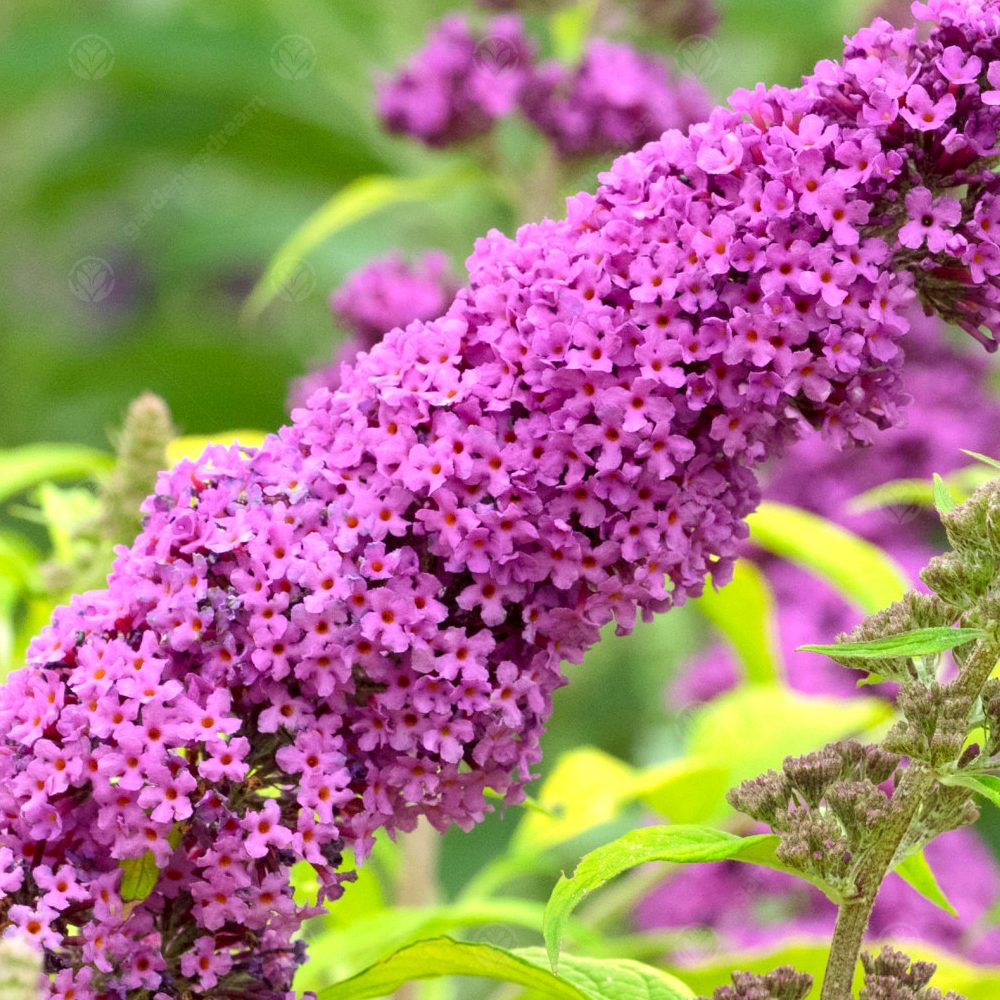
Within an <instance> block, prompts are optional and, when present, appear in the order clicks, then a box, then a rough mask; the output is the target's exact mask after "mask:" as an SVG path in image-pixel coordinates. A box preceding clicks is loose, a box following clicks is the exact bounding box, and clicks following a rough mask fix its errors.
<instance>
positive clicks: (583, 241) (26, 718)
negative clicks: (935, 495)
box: [0, 0, 1000, 1000]
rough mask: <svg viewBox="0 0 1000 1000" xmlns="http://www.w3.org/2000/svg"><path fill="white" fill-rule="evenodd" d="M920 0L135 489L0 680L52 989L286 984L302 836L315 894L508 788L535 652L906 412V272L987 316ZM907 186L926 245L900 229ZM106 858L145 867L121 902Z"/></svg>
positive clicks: (957, 158)
mask: <svg viewBox="0 0 1000 1000" xmlns="http://www.w3.org/2000/svg"><path fill="white" fill-rule="evenodd" d="M918 7H919V8H920V10H921V12H922V13H923V15H924V16H926V17H935V18H937V19H938V20H939V21H940V22H941V27H939V28H938V29H937V30H936V31H934V32H933V33H932V35H931V38H930V40H929V41H927V42H918V41H917V39H916V34H915V32H914V31H901V32H893V31H892V30H890V29H889V28H888V26H887V25H885V24H884V23H876V25H875V26H874V27H873V28H871V29H867V30H865V31H863V32H861V33H860V34H859V35H858V36H857V38H856V39H854V40H853V41H852V42H850V43H849V47H848V58H847V61H846V62H845V64H844V66H843V67H835V66H834V65H833V64H828V65H824V66H822V67H821V68H820V73H819V74H818V75H817V76H815V77H813V78H811V79H810V81H808V82H807V84H806V85H805V86H804V87H802V88H800V89H798V90H785V89H782V88H775V89H774V90H771V91H766V90H764V89H763V88H760V89H758V90H757V91H756V92H755V93H753V94H749V93H746V92H743V93H740V94H737V95H736V97H735V99H734V104H735V107H736V110H735V111H726V110H723V109H717V110H716V111H715V112H713V114H712V115H711V117H710V119H709V121H708V122H707V123H706V124H704V125H698V126H694V127H693V128H692V129H691V131H690V133H689V135H688V136H686V137H685V136H683V135H681V134H680V133H679V132H668V133H667V134H666V135H665V136H664V137H663V139H662V140H661V141H660V142H657V143H653V144H651V145H649V146H647V147H646V148H645V149H643V150H642V151H641V152H638V153H634V154H629V155H627V156H624V157H622V158H621V159H620V160H618V161H617V163H616V164H615V165H614V167H613V169H612V170H611V171H609V172H607V173H605V174H602V175H601V180H602V182H603V183H602V186H601V188H600V189H599V190H598V192H597V194H596V195H588V194H581V195H579V196H577V197H575V198H572V199H570V200H569V202H568V218H566V219H565V220H563V221H560V222H552V221H545V222H543V223H540V224H538V225H532V226H526V227H524V228H522V229H521V230H520V231H519V232H518V233H517V235H516V237H515V238H513V239H511V238H506V237H504V236H502V235H501V234H500V233H497V232H494V233H491V234H490V235H489V236H488V237H487V238H485V239H483V240H481V241H479V243H478V244H477V246H476V251H475V253H474V254H473V256H472V257H471V258H470V262H469V266H470V282H469V285H468V287H467V288H466V289H465V290H463V291H462V292H460V293H459V294H458V296H457V298H456V299H455V301H454V303H453V304H452V306H451V308H450V309H449V310H448V312H447V314H446V315H445V316H443V317H442V318H439V319H437V320H434V321H432V322H429V323H420V322H417V323H414V324H411V325H410V326H409V327H407V328H406V329H405V330H400V329H396V330H394V331H392V332H391V333H389V334H388V335H387V336H386V338H385V339H384V340H383V341H382V342H381V343H379V344H378V345H377V346H375V347H374V348H372V350H371V351H370V352H368V353H367V354H362V355H361V356H360V357H359V358H358V359H357V362H356V364H355V366H354V367H353V368H351V367H347V366H345V367H344V368H343V369H342V384H341V385H340V387H339V388H338V389H337V390H336V391H335V392H330V391H329V390H323V389H320V390H318V391H317V392H316V393H314V394H313V395H312V396H311V397H310V399H309V403H308V405H307V407H305V408H302V409H298V410H295V411H294V412H293V414H292V419H293V423H292V425H291V426H289V427H286V428H284V429H283V430H282V431H281V432H280V433H279V434H277V435H273V436H271V437H269V438H268V439H267V440H266V442H265V444H264V445H263V446H262V447H261V448H260V449H259V450H258V451H254V452H247V453H243V452H241V451H240V450H238V449H236V448H233V449H229V450H227V449H224V448H218V447H215V448H209V449H208V450H207V451H206V453H205V454H204V455H203V456H202V457H201V459H200V460H199V461H197V462H184V463H182V464H180V465H179V466H177V467H176V468H175V469H174V470H173V471H171V472H170V473H167V474H165V475H164V476H163V477H162V478H161V480H160V482H159V484H158V487H157V491H156V494H155V495H154V496H153V497H151V498H149V499H148V500H147V501H146V504H145V505H144V511H145V514H146V517H147V520H146V524H145V527H144V529H143V532H142V534H141V535H140V536H139V538H138V539H137V540H136V542H135V543H134V545H133V546H132V547H131V549H129V550H121V554H120V556H119V558H118V560H117V562H116V564H115V567H114V571H113V573H112V575H111V577H110V578H109V589H108V590H107V591H106V592H91V593H89V594H85V595H83V596H81V597H78V598H75V599H74V600H73V602H72V603H71V604H70V606H69V607H68V608H63V609H60V610H59V611H57V613H56V615H55V617H54V620H53V623H52V625H51V626H49V627H48V628H47V629H46V630H45V631H44V632H43V633H42V634H41V636H39V637H38V638H37V639H36V640H35V642H34V643H33V644H32V646H31V649H30V650H29V659H28V666H27V668H26V669H25V670H23V671H20V672H18V673H16V674H14V675H13V676H12V677H11V679H10V681H9V684H8V686H7V687H6V688H5V689H3V690H2V691H0V833H2V842H3V845H4V847H5V848H6V850H7V851H8V852H9V853H7V854H4V855H3V856H2V857H0V893H2V898H0V907H2V912H3V913H4V915H5V917H6V919H7V920H9V921H10V922H12V923H14V924H16V925H17V926H19V927H21V928H23V929H24V930H25V931H26V932H27V933H28V934H29V936H31V937H32V938H33V939H34V940H35V941H37V942H39V943H40V944H41V945H42V946H43V947H45V948H46V949H47V950H48V951H49V952H50V955H51V958H50V964H56V965H58V964H59V963H67V967H66V968H65V969H64V970H63V971H62V972H60V973H59V977H57V980H56V982H55V984H54V986H53V988H52V994H51V995H52V996H54V997H58V998H59V1000H67V997H66V994H67V993H68V992H69V990H71V989H72V990H75V991H76V993H75V995H76V1000H92V998H93V997H94V996H97V995H100V996H104V995H105V994H106V995H108V996H114V997H118V996H120V995H123V994H125V993H126V992H127V991H128V990H130V989H133V988H137V987H141V988H143V989H145V990H147V991H148V992H149V993H150V994H151V995H152V998H153V1000H169V998H170V997H172V996H176V995H177V994H178V993H180V994H183V993H184V992H185V991H188V992H190V993H191V994H192V995H194V996H197V995H204V994H206V993H208V994H213V993H214V994H222V995H225V994H226V992H227V991H228V992H230V993H233V992H236V993H238V994H239V995H240V996H241V997H246V998H250V1000H272V998H278V997H284V996H286V995H287V994H288V991H289V989H290V978H291V973H292V971H293V969H294V966H295V963H296V961H297V960H298V959H299V958H300V957H301V955H300V953H299V952H298V951H297V950H296V949H295V948H293V947H292V945H291V944H290V936H291V933H292V932H293V931H294V930H295V928H297V927H298V925H299V922H300V921H301V919H302V918H303V916H305V915H307V914H308V913H310V912H313V911H312V910H309V909H304V908H301V907H298V906H296V904H295V902H294V900H293V898H292V894H291V890H290V888H289V884H288V873H289V869H290V867H291V865H292V864H293V863H295V862H296V861H298V860H299V859H305V860H306V861H308V862H310V863H311V864H312V865H313V866H315V867H316V869H317V871H318V872H319V876H320V880H321V882H322V884H323V886H324V893H323V895H324V896H325V898H327V899H329V898H332V897H333V896H335V895H336V894H337V892H338V891H339V883H340V882H341V881H342V880H343V879H344V878H345V875H344V873H342V872H339V871H338V869H339V867H340V864H341V859H340V856H339V851H340V848H341V845H342V843H344V842H350V843H351V844H352V845H354V846H355V848H356V850H358V851H359V853H361V854H363V853H364V851H365V850H366V849H367V847H368V845H369V844H370V843H371V838H372V836H373V834H374V833H375V832H376V831H377V830H378V829H380V828H385V829H387V830H389V831H393V830H401V829H402V830H405V829H409V828H410V827H412V826H413V824H414V823H415V821H416V819H417V817H418V816H419V815H421V814H423V815H426V816H428V817H429V818H430V820H431V822H432V823H434V824H435V825H436V826H437V827H439V828H444V827H445V826H447V825H448V824H449V823H457V824H459V825H461V826H463V827H467V826H470V825H471V824H473V823H474V822H476V821H477V820H478V819H479V818H480V817H481V816H482V814H483V812H484V811H485V810H486V808H487V804H486V801H485V799H484V791H485V789H487V788H492V789H494V790H495V791H496V792H497V793H499V795H500V796H501V797H503V798H504V799H505V800H506V801H508V802H510V801H516V800H517V799H518V798H519V797H520V796H521V794H522V792H521V788H522V785H523V783H524V782H525V781H527V780H528V779H529V777H530V772H531V767H532V766H533V765H534V763H535V762H536V761H537V760H538V756H539V749H538V740H539V735H540V733H541V731H542V728H543V726H544V723H545V720H546V718H547V716H548V713H549V711H550V706H551V701H550V695H551V692H552V690H553V689H554V688H555V687H557V686H558V685H560V684H561V683H562V676H561V673H560V670H559V665H560V661H562V660H569V661H573V662H575V661H578V660H579V659H580V658H581V656H582V654H583V651H584V650H585V649H586V648H587V647H588V646H589V645H590V644H591V643H593V642H594V641H596V639H597V638H598V634H599V633H598V630H599V627H600V626H601V625H603V624H605V623H607V622H609V621H611V620H612V619H615V620H616V621H617V624H618V628H619V630H620V631H627V630H628V629H630V628H631V627H632V625H633V623H634V621H635V618H636V615H637V613H639V612H640V611H641V612H642V614H643V615H644V616H649V615H652V614H653V613H654V612H656V611H662V610H665V609H667V608H669V607H671V606H672V605H675V604H679V603H682V602H683V601H684V600H685V599H686V598H687V597H688V596H690V595H695V594H698V593H700V591H701V589H702V587H703V584H704V579H705V576H706V573H708V572H709V571H711V572H712V574H713V578H714V580H715V581H716V582H718V583H721V582H724V580H725V577H726V574H727V572H728V571H729V570H730V568H731V564H732V561H733V559H734V557H735V555H736V552H737V548H738V543H739V541H740V540H741V539H742V538H744V537H745V535H746V527H745V523H744V521H743V518H744V517H745V515H746V514H747V513H748V512H749V511H750V510H752V508H753V506H754V505H755V503H756V501H757V499H758V496H759V491H758V487H757V483H756V479H755V477H754V474H753V471H752V468H753V466H754V465H755V464H756V463H758V462H760V461H762V460H763V459H765V458H767V457H768V456H770V455H772V454H774V453H775V451H776V450H777V449H779V447H780V446H781V445H782V444H783V443H784V442H786V441H787V440H789V439H791V438H793V437H795V436H796V435H801V434H803V433H805V432H806V431H808V430H809V428H811V427H819V428H821V429H822V430H823V431H824V433H825V434H826V436H827V437H828V438H830V439H832V440H833V441H834V442H835V443H846V442H849V441H851V440H862V441H864V440H868V439H869V438H870V437H871V435H872V433H873V432H874V430H875V429H876V428H878V427H884V426H888V425H890V424H892V423H894V422H896V420H897V417H898V411H899V408H900V405H901V404H902V403H903V402H904V398H903V395H902V393H901V390H900V387H899V378H898V369H899V367H900V364H901V354H900V351H899V345H898V341H899V340H900V338H901V337H902V336H903V334H905V332H906V330H907V328H908V323H907V320H906V318H905V307H906V306H907V305H908V304H909V303H910V302H911V301H912V299H913V297H914V295H915V293H919V294H920V295H921V296H922V297H923V299H924V301H925V302H927V303H928V304H929V305H931V306H933V307H935V308H937V309H938V310H939V311H941V312H944V313H946V314H948V315H949V316H951V315H955V314H958V313H961V314H962V315H963V316H964V317H965V319H966V325H967V326H968V327H969V328H970V329H972V330H973V331H975V332H977V333H978V324H979V323H980V322H982V323H986V324H990V323H992V322H993V320H994V319H995V318H996V316H995V308H994V305H993V296H994V295H996V293H997V289H996V286H995V284H994V283H993V281H992V275H991V273H990V271H989V270H988V269H987V268H986V267H985V266H980V265H981V264H983V261H978V262H977V261H975V260H974V259H973V258H974V257H975V253H980V255H981V256H982V257H983V260H984V261H985V260H986V259H987V257H988V254H989V250H988V248H989V247H990V246H992V245H993V244H992V243H991V235H990V230H991V224H990V225H984V223H988V222H990V220H991V219H992V213H993V211H994V196H993V194H992V190H993V188H994V186H995V185H996V183H1000V182H998V181H997V180H996V178H995V177H994V175H993V174H992V172H991V170H990V166H991V161H990V160H989V159H988V157H987V152H989V150H990V149H991V148H992V147H991V143H992V142H994V141H995V138H996V129H997V126H998V125H1000V108H997V107H996V106H994V105H993V104H991V103H990V102H989V101H981V100H977V99H976V97H977V96H978V94H979V88H980V85H981V84H982V80H981V79H980V77H978V76H977V77H975V79H974V80H973V81H972V82H968V83H954V87H955V92H954V94H951V97H952V100H951V101H950V102H949V101H946V100H944V97H943V96H940V95H939V94H938V91H939V90H940V87H939V86H938V83H937V82H935V81H936V80H937V79H938V78H937V77H935V76H934V74H939V76H940V82H941V83H942V86H945V87H946V89H947V88H950V87H951V86H952V83H951V82H950V78H949V77H948V76H947V75H946V74H951V75H955V74H956V73H957V72H959V71H958V69H957V68H956V62H955V59H954V57H953V56H951V55H948V54H947V53H948V52H950V50H951V49H952V48H955V47H958V46H960V45H961V46H964V50H965V51H967V52H968V53H972V50H973V49H974V50H975V52H976V53H978V54H976V55H971V54H970V55H968V57H967V59H966V70H965V71H964V72H965V73H966V74H968V73H970V72H971V65H972V62H971V60H972V59H973V58H975V59H977V60H979V61H980V62H981V64H982V66H984V67H986V68H987V70H988V71H989V72H992V70H991V68H990V67H991V58H992V59H993V60H994V61H995V62H996V63H997V65H998V66H1000V3H998V2H997V0H991V2H990V3H988V4H979V3H965V4H963V5H956V4H953V3H951V2H949V0H936V2H935V3H933V4H931V5H930V6H929V7H923V6H921V5H918ZM990 53H994V55H993V56H992V57H991V56H990ZM939 54H941V55H940V58H939ZM939 63H940V67H939ZM887 87H888V88H889V89H892V88H893V87H895V88H897V89H899V88H902V90H901V91H900V93H901V95H902V96H903V100H902V102H900V101H898V100H896V101H895V102H894V104H893V106H894V107H896V108H897V109H898V110H899V113H898V114H896V115H892V114H891V113H890V112H891V110H892V108H891V107H889V106H888V105H885V103H884V101H883V100H882V98H883V96H884V95H885V93H886V88H887ZM914 88H917V89H918V90H919V91H920V92H922V93H924V94H927V95H929V96H928V100H931V101H932V102H933V104H934V107H935V108H937V109H938V110H936V111H931V112H928V113H929V114H930V115H931V117H930V118H929V119H927V121H924V119H923V114H924V112H923V111H921V110H917V111H914V114H915V115H916V116H917V124H916V125H914V124H911V122H910V120H909V117H908V116H906V115H903V114H902V110H903V109H904V108H905V109H909V110H911V111H912V110H913V109H914V108H915V107H918V106H920V105H921V102H922V100H923V99H922V98H921V97H920V94H919V93H911V92H912V91H914ZM949 93H950V90H949ZM967 94H968V95H972V97H969V98H967ZM911 97H912V98H913V99H912V100H911ZM908 102H909V103H908ZM744 112H745V113H746V116H747V117H744ZM883 112H884V113H883ZM931 121H935V122H937V124H936V125H935V126H934V127H933V128H931V127H930V124H929V123H930V122H931ZM921 123H923V125H927V127H926V128H924V127H923V125H922V124H921ZM987 140H989V141H987ZM958 178H962V180H961V183H964V184H966V185H967V191H968V194H965V195H963V198H962V200H961V201H959V202H958V204H959V206H960V209H961V217H960V219H957V220H955V221H948V220H949V219H953V218H954V211H953V209H952V207H951V206H950V205H947V204H942V203H941V202H940V200H937V201H935V199H940V198H941V197H944V196H942V195H939V194H938V193H937V192H938V190H939V189H943V188H951V187H953V186H954V185H956V184H958V183H960V181H959V180H958ZM920 187H925V188H927V189H928V190H930V191H932V202H931V209H930V210H929V211H930V213H938V210H939V209H940V213H941V214H940V215H937V214H935V215H934V219H932V222H931V223H929V224H928V225H927V226H926V227H925V229H926V231H927V232H928V233H930V232H931V231H932V230H935V227H937V228H941V229H943V230H948V232H947V233H946V234H945V237H944V240H945V243H944V249H941V250H933V249H931V247H930V246H924V245H923V243H922V244H921V245H920V246H919V247H912V246H910V245H909V243H911V242H914V241H915V240H916V237H912V238H911V237H910V236H908V237H907V238H906V241H905V242H901V238H900V233H901V230H902V229H903V226H904V225H906V224H907V223H908V222H909V221H911V220H910V219H909V218H908V217H907V216H906V214H905V213H906V206H907V205H908V204H909V203H910V199H909V195H910V194H912V192H913V191H915V190H916V189H918V188H920ZM949 197H950V196H949ZM956 201H957V199H956ZM996 207H997V209H998V210H1000V205H998V206H996ZM922 218H923V216H921V219H922ZM934 220H937V221H934ZM934 241H935V242H934V245H935V246H937V245H938V236H937V234H936V231H935V236H934ZM924 242H926V239H925V241H924ZM970 248H971V249H972V251H973V253H972V256H970V257H969V261H968V263H966V262H965V258H966V257H967V256H969V253H968V252H969V250H970ZM126 859H149V860H150V862H151V863H152V865H153V868H154V871H156V872H158V879H157V882H156V884H155V886H154V888H153V890H152V892H151V893H150V894H149V895H148V896H146V897H145V898H143V899H141V900H125V899H123V898H122V883H121V876H122V872H121V866H120V864H119V862H120V861H123V860H126ZM63 884H65V886H66V888H65V889H63V888H61V886H62V885H63ZM321 901H322V900H321ZM60 977H61V978H60ZM70 981H72V984H71V985H70Z"/></svg>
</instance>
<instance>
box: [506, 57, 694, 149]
mask: <svg viewBox="0 0 1000 1000" xmlns="http://www.w3.org/2000/svg"><path fill="white" fill-rule="evenodd" d="M710 108H711V102H710V101H709V98H708V95H707V94H706V93H705V91H704V90H703V89H702V87H701V85H700V84H699V83H698V82H697V81H696V80H693V79H691V78H690V77H681V78H680V79H677V80H673V79H672V78H671V73H670V70H669V67H668V66H667V64H666V63H665V62H663V60H661V59H659V58H658V57H656V56H654V55H651V54H649V53H643V52H639V51H637V50H636V49H633V48H632V47H631V46H628V45H622V44H617V43H614V42H608V41H605V40H604V39H601V38H595V39H594V40H592V41H591V42H590V44H589V45H588V46H587V51H586V52H585V53H584V56H583V59H582V60H581V62H580V65H579V66H577V67H575V68H567V67H565V66H563V65H562V64H560V63H557V62H548V63H543V64H542V65H540V66H538V67H537V68H535V69H534V70H533V71H532V73H531V75H530V77H529V79H528V81H527V83H526V84H525V86H524V88H523V90H522V92H521V109H522V110H523V111H524V113H525V114H526V115H527V116H528V118H530V119H531V121H532V122H533V123H534V124H535V125H536V126H537V127H538V128H539V129H540V130H541V131H542V132H543V133H544V134H545V135H546V136H548V137H549V139H551V140H552V142H553V144H554V145H555V148H556V150H557V152H558V153H559V155H560V156H564V157H565V156H609V155H611V154H612V153H619V152H623V151H625V150H628V149H635V148H637V147H638V146H642V145H644V144H645V143H647V142H650V141H652V140H653V139H657V138H659V136H660V135H661V134H662V133H663V132H665V131H666V130H667V129H670V128H686V127H687V126H688V125H690V124H692V123H693V122H696V121H701V120H702V119H703V118H705V117H706V116H707V115H708V112H709V110H710Z"/></svg>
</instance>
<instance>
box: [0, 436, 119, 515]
mask: <svg viewBox="0 0 1000 1000" xmlns="http://www.w3.org/2000/svg"><path fill="white" fill-rule="evenodd" d="M112 462H113V459H112V457H111V456H110V455H108V454H106V453H105V452H103V451H98V450H97V449H96V448H84V447H81V446H80V445H75V444H27V445H24V446H22V447H20V448H7V449H4V450H2V451H0V501H2V500H9V499H10V498H11V497H12V496H16V495H17V494H18V493H22V492H24V491H25V490H26V489H28V488H30V487H32V486H36V485H37V484H38V483H41V482H44V481H45V480H47V479H61V480H65V479H92V478H94V477H95V476H96V475H97V474H98V473H101V472H104V471H105V470H106V469H109V468H110V467H111V465H112Z"/></svg>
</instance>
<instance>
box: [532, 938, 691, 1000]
mask: <svg viewBox="0 0 1000 1000" xmlns="http://www.w3.org/2000/svg"><path fill="white" fill-rule="evenodd" d="M514 954H515V955H520V956H521V957H522V958H526V959H528V961H529V962H533V963H534V964H535V965H538V966H541V967H543V968H544V967H545V963H546V961H547V959H546V955H545V949H544V948H517V949H515V951H514ZM559 975H560V976H561V977H562V978H563V979H568V980H569V981H570V982H571V983H573V984H574V985H575V986H578V987H579V988H580V989H581V990H583V992H584V993H586V994H587V995H588V996H590V997H594V998H595V1000H689V998H690V997H693V996H694V993H693V992H692V991H691V988H690V987H688V986H687V985H685V984H684V983H682V982H681V981H680V980H679V979H677V978H676V976H671V975H670V974H669V973H666V972H661V971H660V970H659V969H654V968H653V967H652V966H650V965H646V964H645V963H643V962H634V961H632V960H630V959H626V958H580V957H577V956H576V955H565V956H563V959H562V962H561V963H560V965H559Z"/></svg>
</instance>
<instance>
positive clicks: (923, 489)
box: [847, 479, 934, 514]
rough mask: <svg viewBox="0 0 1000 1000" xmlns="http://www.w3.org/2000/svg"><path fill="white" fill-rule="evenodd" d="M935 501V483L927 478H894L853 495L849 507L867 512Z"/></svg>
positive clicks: (856, 512) (858, 511) (852, 510)
mask: <svg viewBox="0 0 1000 1000" xmlns="http://www.w3.org/2000/svg"><path fill="white" fill-rule="evenodd" d="M933 503H934V485H933V484H932V483H929V482H928V481H927V480H926V479H892V480H890V481H889V482H887V483H879V485H878V486H873V487H872V488H871V489H870V490H865V492H864V493H859V494H858V495H857V496H856V497H852V498H851V500H850V502H849V503H848V505H847V509H848V511H850V513H852V514H866V513H868V511H870V510H881V509H882V508H884V507H897V506H907V507H930V506H932V505H933Z"/></svg>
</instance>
